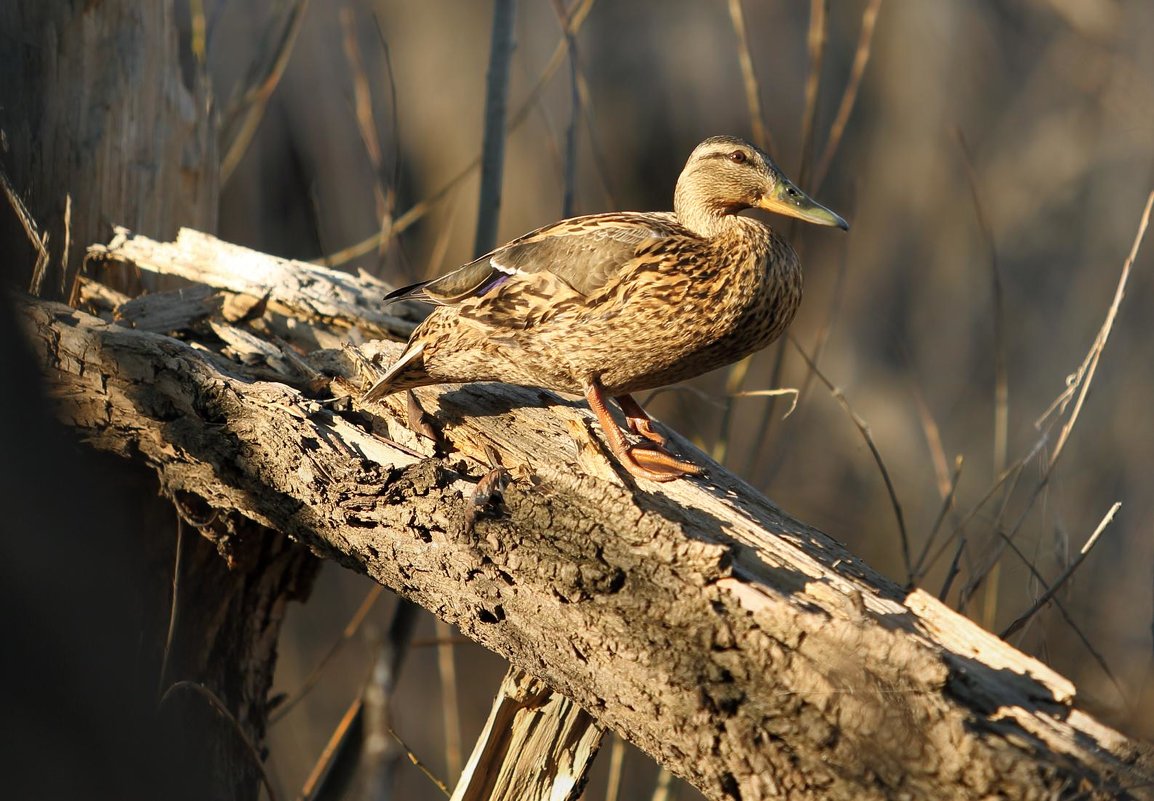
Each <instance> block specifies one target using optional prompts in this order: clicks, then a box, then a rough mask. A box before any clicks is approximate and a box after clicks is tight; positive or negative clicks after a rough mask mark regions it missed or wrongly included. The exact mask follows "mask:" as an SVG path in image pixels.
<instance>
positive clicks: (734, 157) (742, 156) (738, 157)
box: [729, 150, 749, 164]
mask: <svg viewBox="0 0 1154 801" xmlns="http://www.w3.org/2000/svg"><path fill="white" fill-rule="evenodd" d="M729 160H730V161H732V162H733V163H734V164H744V163H745V162H747V161H749V156H747V155H746V153H745V151H744V150H735V151H733V152H732V153H730V154H729Z"/></svg>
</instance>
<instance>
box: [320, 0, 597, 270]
mask: <svg viewBox="0 0 1154 801" xmlns="http://www.w3.org/2000/svg"><path fill="white" fill-rule="evenodd" d="M593 2H594V0H582V2H581V3H580V5H579V6H578V7H577V9H576V10H575V11H574V12H573V14H572V15H571V16H570V18H569V19H570V29H571V30H572V31H573V33H577V31H579V30H580V29H581V24H582V23H584V21H585V18H586V17H587V16H588V14H589V11H590V9H591V8H592V7H593ZM567 46H568V45H567V39H566V37H564V36H562V37H561V40H560V41H559V42H558V43H557V46H556V47H555V48H554V50H553V55H552V56H551V57H550V59H549V63H548V64H547V65H546V66H545V69H544V70H542V72H541V76H540V77H539V78H538V79H537V82H536V83H535V84H534V85H533V88H532V89H530V90H529V94H528V95H527V96H526V97H525V100H524V101H523V102H522V103H521V105H520V106H519V107H518V108H517V111H516V112H514V113H513V115H512V116H511V117H510V118H509V124H508V126H507V129H506V132H507V133H511V132H512V131H515V130H516V129H517V128H519V127H520V126H521V124H522V123H523V122H524V121H525V120H526V119H527V118H528V116H529V112H530V111H532V109H533V107H534V104H535V103H536V102H537V99H538V98H539V97H540V95H541V92H542V91H544V88H545V86H546V84H548V82H549V80H550V79H551V78H552V77H553V75H554V74H555V73H556V72H557V70H558V68H560V66H561V63H562V62H563V61H564V59H565V51H566V48H567ZM583 102H584V104H585V106H586V108H588V100H587V99H586V100H584V101H583ZM480 164H481V156H480V154H478V155H476V156H474V157H473V159H472V161H470V162H469V163H468V164H466V165H465V166H464V167H462V168H461V169H460V170H459V171H458V172H457V173H456V174H454V175H453V177H452V178H450V179H449V180H448V181H446V182H445V183H444V184H442V185H441V187H440V188H439V189H437V190H436V191H434V192H433V193H432V194H431V195H429V196H428V197H427V198H425V199H424V200H421V201H419V202H417V203H414V204H413V205H412V206H410V207H409V208H408V209H407V210H406V211H405V212H404V214H401V215H400V216H398V217H397V219H396V220H395V221H394V222H393V227H392V228H391V229H390V230H389V231H388V233H387V234H382V233H377V234H373V235H372V236H370V237H368V238H366V239H362V240H361V241H360V242H357V243H354V244H352V245H349V246H348V247H346V248H343V249H341V250H339V251H337V252H336V253H333V254H331V255H329V256H326V257H324V258H323V259H318V260H317V262H316V263H318V264H321V263H323V264H325V265H328V266H330V267H339V266H341V265H342V264H347V263H348V262H350V261H352V260H353V259H355V258H358V257H360V256H363V255H365V254H366V253H371V252H372V251H373V250H376V249H377V248H379V247H381V245H382V243H383V242H385V241H387V240H388V239H390V238H395V237H398V236H400V235H401V234H403V233H404V232H405V231H407V230H408V229H409V228H411V227H412V226H413V225H415V224H416V223H417V222H419V221H420V220H421V219H423V218H424V217H425V215H426V214H428V213H429V212H430V211H431V210H432V209H433V208H434V207H435V206H436V205H437V203H439V202H440V201H441V200H443V199H444V198H445V197H446V196H448V195H449V194H450V193H451V192H452V191H453V190H454V189H456V188H457V187H458V186H459V185H460V184H461V183H462V182H464V181H465V180H466V179H467V178H468V177H469V176H470V175H472V174H473V170H475V169H477V167H479V166H480Z"/></svg>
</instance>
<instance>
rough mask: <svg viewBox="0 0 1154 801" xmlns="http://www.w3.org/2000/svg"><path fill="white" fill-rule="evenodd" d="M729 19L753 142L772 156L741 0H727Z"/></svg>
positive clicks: (770, 140)
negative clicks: (734, 37)
mask: <svg viewBox="0 0 1154 801" xmlns="http://www.w3.org/2000/svg"><path fill="white" fill-rule="evenodd" d="M729 21H730V23H732V25H733V33H734V35H735V36H736V37H737V59H738V62H739V63H740V64H741V80H742V85H743V86H744V87H745V106H746V108H747V109H748V110H749V122H750V126H751V127H752V129H753V143H754V144H755V145H757V146H758V147H759V148H761V149H762V150H764V151H765V152H766V153H768V154H769V155H770V156H773V149H774V148H773V140H772V139H771V138H770V135H769V131H768V130H766V127H765V117H764V116H763V115H762V113H761V87H760V86H759V85H758V82H757V73H756V72H755V71H754V69H753V57H752V56H751V55H750V52H749V35H748V33H747V32H746V29H745V13H744V12H743V11H742V10H741V0H729Z"/></svg>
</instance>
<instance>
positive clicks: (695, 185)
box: [673, 136, 849, 236]
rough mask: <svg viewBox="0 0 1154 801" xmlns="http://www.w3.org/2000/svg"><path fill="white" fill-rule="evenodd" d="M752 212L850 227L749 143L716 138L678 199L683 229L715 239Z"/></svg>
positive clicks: (682, 181) (698, 156) (697, 158)
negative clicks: (733, 218)
mask: <svg viewBox="0 0 1154 801" xmlns="http://www.w3.org/2000/svg"><path fill="white" fill-rule="evenodd" d="M750 208H753V209H765V210H766V211H772V212H776V213H777V214H784V215H786V216H788V217H797V218H798V219H800V220H805V221H806V222H811V223H816V224H818V225H836V226H837V227H838V228H841V229H842V230H843V231H844V230H847V229H848V228H849V224H848V223H846V221H845V220H843V219H842V218H841V217H839V216H838V215H837V214H834V213H833V212H832V211H830V210H829V209H827V208H826V207H825V206H823V205H821V204H820V203H818V202H817V201H815V200H813V199H812V198H810V197H809V196H808V195H806V194H805V192H802V191H801V190H800V189H798V188H797V187H796V186H795V185H794V183H793V181H791V180H789V179H788V178H786V177H785V174H784V173H782V171H781V169H780V168H779V167H778V166H777V165H776V164H774V163H773V159H771V158H770V157H769V156H767V155H766V154H765V153H763V152H761V151H760V150H758V149H757V148H756V147H754V146H753V145H751V144H749V142H746V141H744V140H741V139H738V138H737V137H734V136H712V137H710V138H709V139H706V140H705V141H704V142H702V143H701V144H700V145H698V146H697V147H696V148H694V150H693V152H692V153H691V154H690V155H689V161H687V162H686V163H685V169H684V170H682V171H681V177H680V178H678V179H677V190H676V192H675V193H674V196H673V209H674V211H675V212H676V213H677V217H678V219H679V220H680V221H681V224H682V225H684V226H686V227H687V228H689V229H690V230H692V231H694V232H695V233H698V234H701V235H703V236H711V235H713V234H714V233H716V232H717V231H718V230H719V228H718V226H719V225H721V224H722V223H723V221H724V219H725V218H726V217H728V216H730V215H733V214H737V213H738V212H740V211H743V210H745V209H750Z"/></svg>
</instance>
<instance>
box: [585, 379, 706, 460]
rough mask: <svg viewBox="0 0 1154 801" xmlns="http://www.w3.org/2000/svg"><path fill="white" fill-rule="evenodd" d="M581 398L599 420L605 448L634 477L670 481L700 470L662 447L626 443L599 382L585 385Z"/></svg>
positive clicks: (595, 381)
mask: <svg viewBox="0 0 1154 801" xmlns="http://www.w3.org/2000/svg"><path fill="white" fill-rule="evenodd" d="M585 400H587V401H588V402H589V408H590V409H592V410H593V413H594V414H596V415H597V419H598V420H599V421H600V422H601V430H602V431H604V432H605V441H606V442H607V443H608V444H609V450H610V451H611V452H612V453H613V455H614V456H615V457H616V458H617V460H618V461H619V462H621V464H622V466H623V467H624V468H625V469H626V470H628V471H629V472H630V473H631V474H633V475H634V476H637V477H638V478H647V479H649V480H650V481H672V480H673V479H675V478H681V477H682V476H695V475H699V474H700V473H701V468H700V467H698V466H697V465H695V464H690V463H689V462H683V461H681V460H680V459H678V458H677V457H675V456H673V455H672V454H670V453H667V452H665V451H664V450H657V449H655V448H649V447H638V446H635V445H630V444H629V443H628V441H626V439H625V432H623V431H622V430H621V428H620V427H619V426H618V425H617V421H616V420H614V419H613V415H611V414H610V413H609V407H608V406H607V405H606V404H605V390H604V388H603V387H602V386H601V382H600V381H597V380H596V379H594V380H593V381H592V382H591V383H590V384H589V386H587V387H586V388H585Z"/></svg>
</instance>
